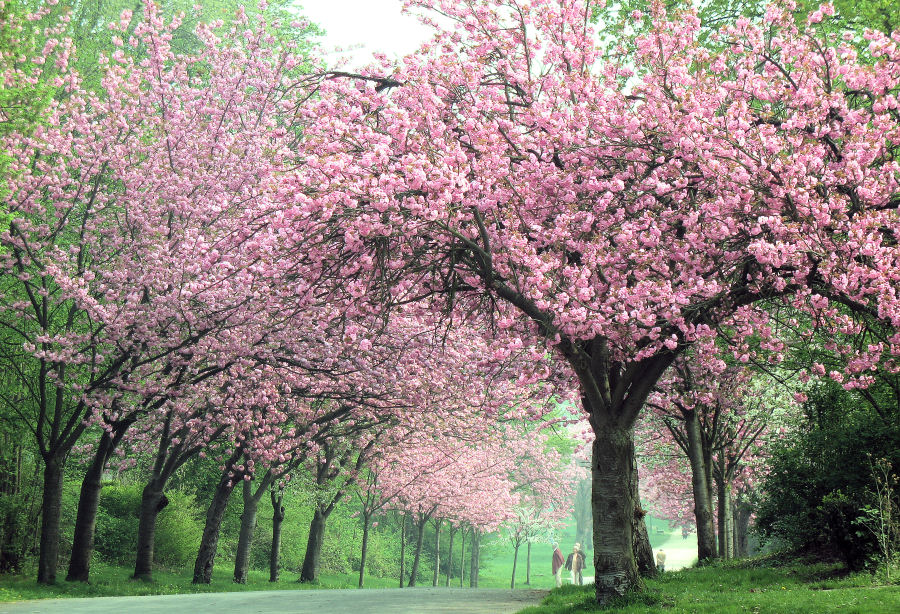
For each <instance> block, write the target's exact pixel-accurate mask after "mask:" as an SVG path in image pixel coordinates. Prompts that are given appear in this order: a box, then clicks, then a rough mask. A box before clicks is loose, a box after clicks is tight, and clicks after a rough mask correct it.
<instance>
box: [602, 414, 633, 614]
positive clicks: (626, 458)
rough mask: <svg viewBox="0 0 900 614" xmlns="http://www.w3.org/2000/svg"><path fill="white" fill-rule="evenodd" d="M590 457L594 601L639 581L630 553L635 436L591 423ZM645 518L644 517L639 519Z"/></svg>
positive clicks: (613, 426) (605, 600)
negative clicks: (591, 442) (593, 428)
mask: <svg viewBox="0 0 900 614" xmlns="http://www.w3.org/2000/svg"><path fill="white" fill-rule="evenodd" d="M592 452H593V453H592V459H591V478H592V480H593V483H592V486H593V487H592V492H591V501H592V508H593V515H594V585H595V591H596V597H597V601H598V603H605V602H607V601H608V600H609V599H610V598H612V597H615V596H618V595H623V594H625V591H627V590H629V589H631V588H640V587H641V586H642V585H643V584H642V581H641V577H640V574H639V572H638V566H637V561H636V560H635V556H634V524H635V509H636V508H637V507H638V505H639V502H638V501H637V500H635V497H634V493H633V488H632V487H633V480H635V479H636V478H635V476H634V467H635V460H634V436H633V432H632V430H631V429H626V428H620V427H617V426H615V425H613V424H608V425H606V426H605V427H604V428H600V429H596V428H595V439H594V443H593V451H592ZM642 523H643V521H642Z"/></svg>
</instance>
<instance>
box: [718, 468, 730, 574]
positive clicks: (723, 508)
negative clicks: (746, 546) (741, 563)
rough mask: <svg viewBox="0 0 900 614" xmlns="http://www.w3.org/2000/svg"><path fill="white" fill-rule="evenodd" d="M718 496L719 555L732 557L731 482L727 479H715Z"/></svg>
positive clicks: (726, 557) (725, 557)
mask: <svg viewBox="0 0 900 614" xmlns="http://www.w3.org/2000/svg"><path fill="white" fill-rule="evenodd" d="M716 487H717V489H718V491H719V492H718V496H719V510H718V512H719V513H718V516H719V517H718V523H719V556H721V557H722V558H724V559H726V560H727V559H732V558H734V518H733V516H732V503H731V484H729V483H728V480H727V479H719V478H718V477H717V479H716Z"/></svg>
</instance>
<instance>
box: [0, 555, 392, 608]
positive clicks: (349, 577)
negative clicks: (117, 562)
mask: <svg viewBox="0 0 900 614" xmlns="http://www.w3.org/2000/svg"><path fill="white" fill-rule="evenodd" d="M61 571H64V570H61ZM130 573H131V569H130V568H126V567H116V566H111V565H104V564H96V563H95V564H94V565H92V566H91V583H90V584H84V583H83V582H66V581H65V580H62V579H60V580H59V581H58V582H57V584H55V585H53V586H43V585H39V584H38V583H37V582H35V580H34V574H28V575H27V576H25V575H10V576H0V602H4V601H22V600H26V599H53V598H63V597H111V596H114V595H171V594H178V593H210V592H212V593H217V592H224V591H229V592H230V591H270V590H304V589H311V588H355V587H356V585H357V582H358V576H357V574H355V573H353V574H322V575H321V576H320V578H319V582H318V584H300V583H299V582H295V580H296V579H297V574H295V573H292V572H286V571H285V572H282V580H281V581H280V582H276V583H272V582H269V573H268V572H264V571H254V570H251V571H250V574H249V578H248V580H247V583H246V584H235V583H234V582H232V581H231V569H230V567H228V566H227V565H223V566H222V569H221V570H220V571H218V573H216V575H215V576H214V577H213V581H212V583H211V584H209V585H199V586H198V585H194V584H191V575H192V572H191V570H184V571H174V572H173V571H154V572H153V581H152V582H143V581H139V580H131V579H130V578H129V574H130ZM395 586H397V580H395V579H392V578H373V577H367V578H366V588H393V587H395Z"/></svg>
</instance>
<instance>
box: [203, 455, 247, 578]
mask: <svg viewBox="0 0 900 614" xmlns="http://www.w3.org/2000/svg"><path fill="white" fill-rule="evenodd" d="M229 471H230V470H229V468H228V467H227V466H226V468H225V471H223V472H222V476H221V477H220V478H219V483H218V485H217V486H216V491H215V493H213V498H212V501H210V502H209V508H208V509H207V510H206V525H205V526H204V527H203V537H202V538H201V539H200V548H199V549H198V550H197V560H196V561H194V579H193V580H192V582H193V583H194V584H209V583H210V582H211V581H212V573H213V565H214V564H215V558H216V550H217V549H218V545H219V532H220V530H221V528H222V520H223V519H224V518H225V510H226V509H227V507H228V500H229V499H230V498H231V493H232V491H233V490H234V480H236V479H240V476H233V475H229Z"/></svg>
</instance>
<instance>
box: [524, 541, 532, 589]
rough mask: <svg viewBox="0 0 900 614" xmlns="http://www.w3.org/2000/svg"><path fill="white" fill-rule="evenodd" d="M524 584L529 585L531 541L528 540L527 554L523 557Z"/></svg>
mask: <svg viewBox="0 0 900 614" xmlns="http://www.w3.org/2000/svg"><path fill="white" fill-rule="evenodd" d="M525 585H526V586H531V542H530V541H529V542H528V554H527V555H526V557H525Z"/></svg>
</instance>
